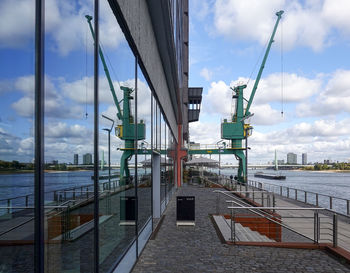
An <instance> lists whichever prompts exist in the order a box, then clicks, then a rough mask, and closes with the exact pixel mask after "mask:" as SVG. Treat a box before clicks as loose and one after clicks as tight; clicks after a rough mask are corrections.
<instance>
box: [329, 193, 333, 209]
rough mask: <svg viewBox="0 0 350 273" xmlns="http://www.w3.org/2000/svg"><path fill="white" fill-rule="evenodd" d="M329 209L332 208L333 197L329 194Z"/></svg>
mask: <svg viewBox="0 0 350 273" xmlns="http://www.w3.org/2000/svg"><path fill="white" fill-rule="evenodd" d="M329 209H333V198H332V196H329Z"/></svg>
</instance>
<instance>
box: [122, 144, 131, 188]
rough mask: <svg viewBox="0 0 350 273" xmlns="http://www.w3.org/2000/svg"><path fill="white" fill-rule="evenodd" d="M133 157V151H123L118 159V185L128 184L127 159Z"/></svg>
mask: <svg viewBox="0 0 350 273" xmlns="http://www.w3.org/2000/svg"><path fill="white" fill-rule="evenodd" d="M132 155H133V151H124V152H123V155H122V157H121V159H120V184H121V185H126V184H129V183H130V170H129V164H128V161H129V158H130V157H131V156H132Z"/></svg>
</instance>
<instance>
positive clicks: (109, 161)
mask: <svg viewBox="0 0 350 273" xmlns="http://www.w3.org/2000/svg"><path fill="white" fill-rule="evenodd" d="M136 123H137V122H136ZM108 182H109V190H110V189H111V130H109V131H108Z"/></svg>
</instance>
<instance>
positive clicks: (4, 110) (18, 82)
mask: <svg viewBox="0 0 350 273" xmlns="http://www.w3.org/2000/svg"><path fill="white" fill-rule="evenodd" d="M22 2H23V1H16V0H13V1H0V16H1V18H2V21H1V23H0V25H1V27H0V28H1V31H0V45H1V46H0V97H1V99H0V112H1V113H0V188H1V191H0V207H1V208H0V272H32V271H34V264H33V263H34V260H33V255H34V210H33V204H34V173H33V172H34V97H35V95H34V67H35V66H34V52H35V51H34V25H35V13H34V7H35V1H30V0H29V1H26V2H25V3H22ZM19 6H21V8H20V9H19V8H18V7H19Z"/></svg>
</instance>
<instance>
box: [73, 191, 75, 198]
mask: <svg viewBox="0 0 350 273" xmlns="http://www.w3.org/2000/svg"><path fill="white" fill-rule="evenodd" d="M73 200H75V188H74V189H73Z"/></svg>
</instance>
